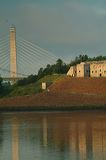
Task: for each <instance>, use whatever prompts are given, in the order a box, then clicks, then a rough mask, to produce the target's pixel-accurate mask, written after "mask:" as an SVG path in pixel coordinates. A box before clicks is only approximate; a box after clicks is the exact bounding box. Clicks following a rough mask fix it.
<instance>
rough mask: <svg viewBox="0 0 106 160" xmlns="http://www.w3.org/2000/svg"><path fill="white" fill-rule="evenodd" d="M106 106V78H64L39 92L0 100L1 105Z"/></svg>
mask: <svg viewBox="0 0 106 160" xmlns="http://www.w3.org/2000/svg"><path fill="white" fill-rule="evenodd" d="M8 106H10V107H17V106H18V107H22V106H23V107H29V108H30V107H35V108H36V107H39V106H40V107H42V108H43V107H45V106H48V107H65V106H67V107H71V106H79V107H80V106H104V107H105V106H106V78H70V77H67V78H64V79H61V80H58V81H57V82H55V84H53V85H52V86H50V87H49V89H48V90H47V91H44V92H42V93H39V94H35V95H30V96H22V97H13V98H8V99H1V100H0V107H8Z"/></svg>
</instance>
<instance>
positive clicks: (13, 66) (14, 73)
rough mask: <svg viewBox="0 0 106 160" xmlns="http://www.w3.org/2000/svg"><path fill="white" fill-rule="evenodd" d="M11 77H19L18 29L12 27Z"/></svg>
mask: <svg viewBox="0 0 106 160" xmlns="http://www.w3.org/2000/svg"><path fill="white" fill-rule="evenodd" d="M10 77H11V78H16V77H17V54H16V29H15V27H14V26H11V27H10Z"/></svg>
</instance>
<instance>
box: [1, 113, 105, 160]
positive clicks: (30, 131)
mask: <svg viewBox="0 0 106 160" xmlns="http://www.w3.org/2000/svg"><path fill="white" fill-rule="evenodd" d="M105 116H106V115H105V113H103V112H100V113H98V112H97V113H92V112H91V113H90V112H89V113H86V112H85V113H75V112H73V113H60V114H59V113H11V114H2V116H1V117H0V160H4V159H5V160H10V159H11V160H29V159H30V160H49V159H51V160H54V159H55V160H70V159H72V160H105V159H106V117H105Z"/></svg>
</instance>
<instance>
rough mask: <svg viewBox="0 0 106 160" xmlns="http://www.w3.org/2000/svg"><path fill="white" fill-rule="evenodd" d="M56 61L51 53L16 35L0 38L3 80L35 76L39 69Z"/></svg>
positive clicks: (11, 34) (12, 30) (12, 29)
mask: <svg viewBox="0 0 106 160" xmlns="http://www.w3.org/2000/svg"><path fill="white" fill-rule="evenodd" d="M57 59H58V57H57V56H55V55H54V54H52V53H51V52H49V51H47V50H45V49H43V48H41V47H39V46H38V45H35V44H33V43H31V42H29V41H27V40H25V39H24V38H22V37H20V36H18V35H17V34H16V30H15V27H11V28H10V34H9V35H8V36H3V37H1V38H0V76H1V77H3V78H4V79H19V78H22V77H26V76H28V75H31V74H36V73H37V71H38V70H39V68H41V67H45V66H46V65H47V64H53V63H55V62H56V60H57Z"/></svg>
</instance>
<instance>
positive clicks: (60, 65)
mask: <svg viewBox="0 0 106 160" xmlns="http://www.w3.org/2000/svg"><path fill="white" fill-rule="evenodd" d="M101 60H106V56H97V57H93V58H90V57H88V55H86V54H85V55H79V56H76V57H75V59H74V60H72V61H71V62H70V63H69V64H66V63H64V62H63V61H62V60H61V59H58V60H57V61H56V63H55V64H53V65H50V64H47V66H46V67H45V68H40V69H39V71H38V74H37V75H30V76H28V77H27V78H24V79H22V80H19V81H18V82H17V85H19V86H21V85H27V84H30V83H33V82H36V81H37V80H39V79H40V78H42V77H44V76H46V75H52V74H66V73H67V72H68V70H69V68H70V66H73V65H76V64H79V63H81V62H86V61H101Z"/></svg>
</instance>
